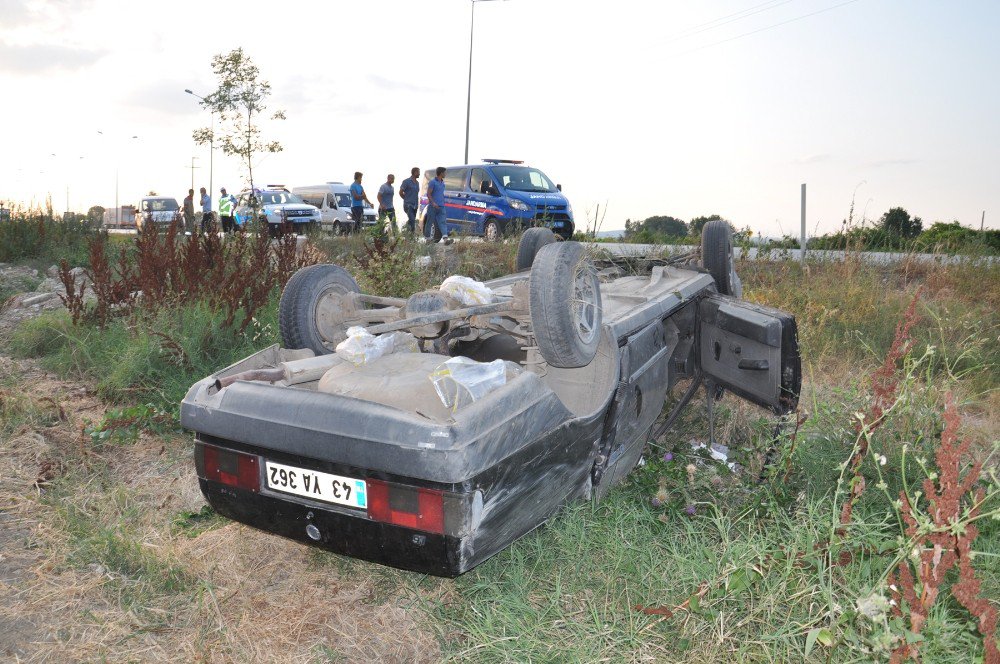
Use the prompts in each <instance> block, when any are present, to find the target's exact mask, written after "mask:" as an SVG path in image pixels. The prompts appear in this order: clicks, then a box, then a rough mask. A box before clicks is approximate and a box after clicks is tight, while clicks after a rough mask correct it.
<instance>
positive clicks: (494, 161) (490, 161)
mask: <svg viewBox="0 0 1000 664" xmlns="http://www.w3.org/2000/svg"><path fill="white" fill-rule="evenodd" d="M483 162H484V163H487V164H523V163H524V161H522V160H520V159H483Z"/></svg>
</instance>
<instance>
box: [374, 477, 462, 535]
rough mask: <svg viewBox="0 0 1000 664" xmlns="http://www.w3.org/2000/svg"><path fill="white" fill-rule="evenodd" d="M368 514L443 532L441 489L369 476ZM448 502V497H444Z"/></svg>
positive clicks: (416, 527) (442, 497)
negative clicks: (395, 482)
mask: <svg viewBox="0 0 1000 664" xmlns="http://www.w3.org/2000/svg"><path fill="white" fill-rule="evenodd" d="M366 482H367V484H368V516H369V517H370V518H371V519H373V520H375V521H382V522H384V523H392V524H395V525H397V526H405V527H406V528H413V529H414V530H423V531H425V532H428V533H438V534H444V532H445V502H446V501H445V493H444V492H443V491H438V490H436V489H421V488H418V487H411V486H404V485H401V484H391V483H389V482H383V481H382V480H374V479H369V480H366ZM447 502H449V503H451V501H450V500H449V501H447Z"/></svg>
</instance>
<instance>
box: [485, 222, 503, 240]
mask: <svg viewBox="0 0 1000 664" xmlns="http://www.w3.org/2000/svg"><path fill="white" fill-rule="evenodd" d="M483 237H484V238H485V239H486V241H487V242H499V241H500V240H502V239H503V231H501V229H500V222H499V221H497V220H496V219H487V220H486V223H485V224H484V225H483Z"/></svg>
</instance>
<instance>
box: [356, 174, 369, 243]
mask: <svg viewBox="0 0 1000 664" xmlns="http://www.w3.org/2000/svg"><path fill="white" fill-rule="evenodd" d="M363 175H364V173H362V172H361V171H357V172H356V173H355V174H354V183H353V184H351V218H353V219H354V230H361V222H362V221H364V218H365V203H368V205H369V206H371V204H372V202H371V201H370V200H368V195H367V194H365V188H364V187H362V186H361V177H362V176H363Z"/></svg>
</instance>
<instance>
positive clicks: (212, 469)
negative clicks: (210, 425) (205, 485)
mask: <svg viewBox="0 0 1000 664" xmlns="http://www.w3.org/2000/svg"><path fill="white" fill-rule="evenodd" d="M202 448H203V449H204V456H205V466H204V468H205V478H206V479H210V480H214V481H216V482H221V483H222V484H228V485H229V486H235V487H238V488H240V489H248V490H250V491H260V470H259V464H258V463H257V457H256V456H253V455H251V454H242V453H240V452H233V451H230V450H224V449H221V448H218V447H213V446H212V445H202Z"/></svg>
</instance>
